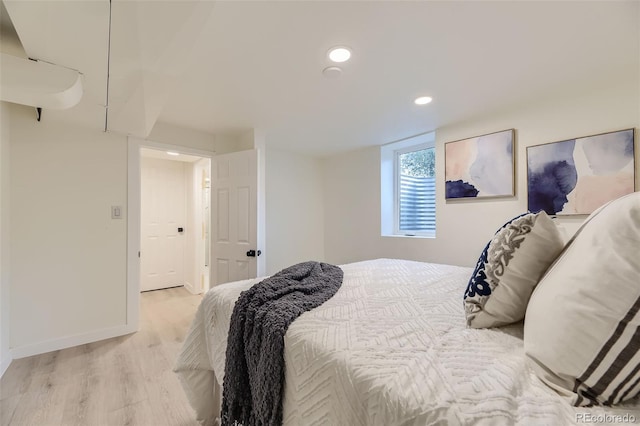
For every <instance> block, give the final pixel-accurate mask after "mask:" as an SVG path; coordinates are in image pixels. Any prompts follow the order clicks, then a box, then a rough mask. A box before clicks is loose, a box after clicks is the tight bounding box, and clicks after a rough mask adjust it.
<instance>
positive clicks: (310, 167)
mask: <svg viewBox="0 0 640 426" xmlns="http://www.w3.org/2000/svg"><path fill="white" fill-rule="evenodd" d="M322 185H323V182H322V167H321V160H318V159H315V158H311V157H308V156H304V155H299V154H294V153H290V152H284V151H277V150H273V149H267V152H266V221H267V235H266V247H265V252H266V256H267V257H266V259H267V271H266V272H267V274H269V275H271V274H274V273H275V272H278V271H279V270H281V269H283V268H286V267H287V266H290V265H293V264H295V263H298V262H303V261H306V260H318V261H323V260H324V200H323V190H322Z"/></svg>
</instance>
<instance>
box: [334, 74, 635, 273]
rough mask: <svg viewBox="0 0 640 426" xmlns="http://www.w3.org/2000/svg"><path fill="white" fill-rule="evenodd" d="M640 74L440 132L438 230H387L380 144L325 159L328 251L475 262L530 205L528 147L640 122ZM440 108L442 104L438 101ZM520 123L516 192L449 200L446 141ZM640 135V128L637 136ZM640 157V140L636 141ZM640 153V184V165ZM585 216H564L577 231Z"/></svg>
mask: <svg viewBox="0 0 640 426" xmlns="http://www.w3.org/2000/svg"><path fill="white" fill-rule="evenodd" d="M639 93H640V86H639V82H638V81H637V80H634V81H627V82H616V83H615V84H613V85H612V87H609V88H607V89H601V90H596V91H592V92H588V91H587V92H586V93H584V94H583V95H581V96H579V97H576V98H571V99H553V100H546V101H540V102H538V103H536V104H535V105H524V106H522V107H520V108H517V109H512V110H509V111H503V112H501V113H493V114H490V115H487V116H485V117H480V118H478V119H476V120H474V121H472V122H468V123H462V124H457V125H451V126H447V127H444V128H441V129H438V130H437V132H436V161H437V166H436V176H437V185H438V186H437V194H438V195H437V203H436V210H437V211H436V226H437V232H436V234H437V235H436V238H435V239H423V238H415V237H414V238H407V237H381V236H380V150H379V148H378V147H372V148H368V149H363V150H359V151H355V152H350V153H348V154H342V155H337V156H333V157H329V158H327V159H325V160H324V163H323V168H324V185H325V186H324V199H325V219H326V220H325V243H326V245H325V255H326V259H327V261H328V262H333V263H338V264H340V263H347V262H353V261H358V260H363V259H373V258H379V257H390V258H406V259H413V260H420V261H428V262H436V263H450V264H455V265H463V266H473V265H474V264H475V262H476V261H477V258H478V256H479V254H480V252H481V251H482V248H483V247H484V245H485V244H486V242H487V241H488V240H489V238H490V237H491V235H493V233H494V232H495V230H496V229H497V228H498V227H499V226H500V225H502V224H503V223H504V222H505V221H507V220H508V219H510V218H512V217H513V216H515V215H517V214H520V213H522V212H524V211H526V210H527V197H526V173H527V168H526V147H527V146H529V145H537V144H541V143H546V142H554V141H559V140H564V139H569V138H573V137H579V136H586V135H590V134H596V133H602V132H606V131H612V130H619V129H624V128H630V127H640V105H639V96H638V95H639ZM433 107H434V108H437V105H435V104H434V105H433ZM509 128H515V129H516V158H517V162H516V184H517V189H516V197H515V198H507V199H493V200H482V201H478V200H469V201H466V200H465V201H462V202H460V201H458V202H445V200H444V195H443V194H444V167H443V166H444V143H445V142H448V141H453V140H458V139H464V138H467V137H472V136H477V135H481V134H484V133H489V132H495V131H499V130H504V129H509ZM639 137H640V136H639V135H638V134H637V133H636V139H638V138H639ZM636 157H638V143H637V142H636ZM639 165H640V161H639V160H638V159H636V188H637V189H640V173H639V172H638V170H637V167H638V166H639ZM583 219H584V217H574V218H567V219H559V221H560V222H561V223H563V226H564V227H565V228H566V229H567V231H568V232H569V233H570V232H572V231H575V229H576V228H577V226H578V225H579V223H580V222H581V221H582V220H583Z"/></svg>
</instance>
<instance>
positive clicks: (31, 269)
mask: <svg viewBox="0 0 640 426" xmlns="http://www.w3.org/2000/svg"><path fill="white" fill-rule="evenodd" d="M11 141H12V143H11V148H12V149H11V189H12V191H11V274H12V279H11V307H12V309H11V347H12V350H16V349H18V348H20V349H18V352H19V353H20V352H21V351H22V350H23V349H24V350H26V351H27V352H29V350H30V349H34V350H37V349H38V348H37V347H32V348H30V346H31V345H36V346H37V345H42V344H45V342H47V341H51V340H56V339H63V338H70V337H72V336H76V337H80V336H82V335H83V334H86V333H90V332H94V331H96V330H104V329H110V328H113V327H117V326H120V325H123V324H124V323H125V319H126V318H125V315H126V298H125V295H126V267H125V266H126V265H125V261H126V257H125V256H126V252H125V247H126V221H125V220H124V219H120V220H113V219H111V213H110V206H112V205H121V206H125V205H126V182H127V145H126V138H125V137H124V136H119V135H113V134H109V133H104V132H101V131H99V130H97V129H96V130H93V129H89V128H83V127H74V126H71V125H68V124H61V123H56V122H51V121H48V120H47V119H46V118H44V119H43V121H42V122H40V123H38V122H37V121H36V120H35V118H34V112H33V108H27V107H18V106H15V107H13V108H12V114H11ZM45 346H46V344H45Z"/></svg>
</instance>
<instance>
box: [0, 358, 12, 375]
mask: <svg viewBox="0 0 640 426" xmlns="http://www.w3.org/2000/svg"><path fill="white" fill-rule="evenodd" d="M5 355H6V357H3V358H4V359H3V360H2V363H0V377H2V376H4V373H5V371H7V368H9V365H11V361H13V358H12V357H11V353H7V354H5Z"/></svg>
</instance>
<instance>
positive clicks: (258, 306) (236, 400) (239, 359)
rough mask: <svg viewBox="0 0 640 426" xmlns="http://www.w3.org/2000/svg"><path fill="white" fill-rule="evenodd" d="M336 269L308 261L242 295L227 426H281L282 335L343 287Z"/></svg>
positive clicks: (231, 356) (230, 348) (228, 380)
mask: <svg viewBox="0 0 640 426" xmlns="http://www.w3.org/2000/svg"><path fill="white" fill-rule="evenodd" d="M342 277H343V272H342V269H340V268H339V267H337V266H334V265H329V264H327V263H319V262H304V263H299V264H297V265H294V266H291V267H289V268H286V269H283V270H282V271H280V272H278V273H277V274H275V275H273V276H271V277H269V278H266V279H265V280H263V281H261V282H259V283H257V284H255V285H253V286H252V287H251V288H250V289H248V290H246V291H243V292H242V293H241V294H240V298H239V299H238V301H237V302H236V304H235V306H234V308H233V314H232V315H231V325H230V327H229V336H228V339H227V353H226V357H227V358H226V364H225V368H224V382H223V391H222V414H221V419H222V425H223V426H240V425H241V426H280V425H281V424H282V398H283V394H284V373H285V365H284V335H285V333H286V332H287V328H289V324H291V323H292V322H293V321H294V320H295V319H296V318H298V317H299V316H300V315H301V314H303V313H304V312H306V311H309V310H311V309H313V308H315V307H318V306H320V305H322V304H323V303H324V302H326V301H327V300H329V299H330V298H331V296H333V295H334V294H335V293H336V292H337V291H338V289H339V288H340V286H341V285H342Z"/></svg>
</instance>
